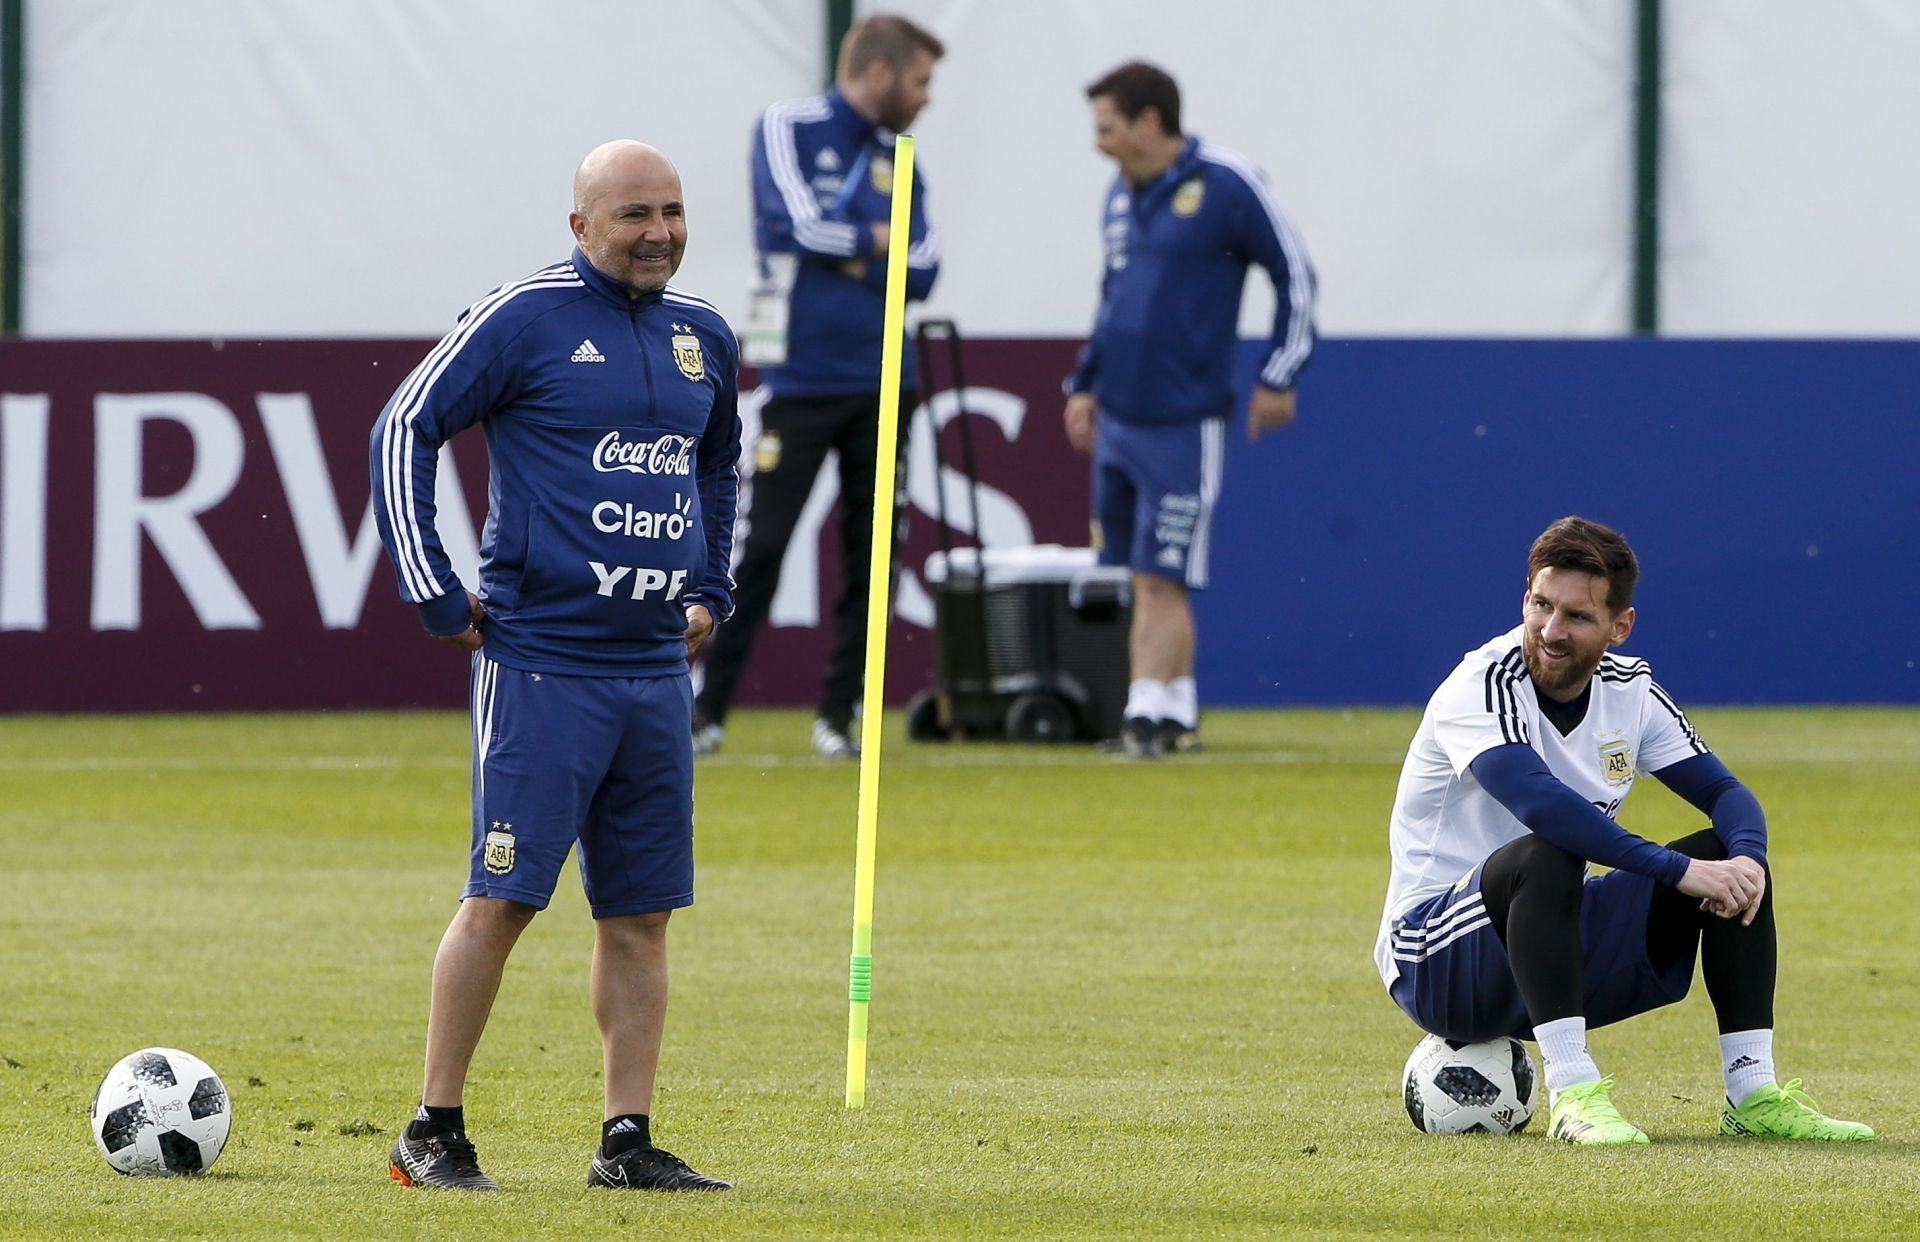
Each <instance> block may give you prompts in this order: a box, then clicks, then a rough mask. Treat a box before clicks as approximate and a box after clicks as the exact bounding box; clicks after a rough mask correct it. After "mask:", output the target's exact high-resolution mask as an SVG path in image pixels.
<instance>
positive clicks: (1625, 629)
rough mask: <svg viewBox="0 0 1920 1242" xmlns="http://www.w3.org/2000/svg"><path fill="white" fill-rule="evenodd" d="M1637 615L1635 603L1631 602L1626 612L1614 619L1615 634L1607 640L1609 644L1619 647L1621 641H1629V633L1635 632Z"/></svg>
mask: <svg viewBox="0 0 1920 1242" xmlns="http://www.w3.org/2000/svg"><path fill="white" fill-rule="evenodd" d="M1636 615H1637V614H1635V612H1634V611H1633V605H1631V604H1629V605H1627V607H1626V610H1625V611H1624V612H1622V613H1621V614H1620V615H1619V616H1617V617H1615V618H1614V619H1613V635H1612V637H1610V638H1609V639H1608V640H1607V646H1609V647H1618V646H1619V645H1620V644H1621V643H1624V642H1626V641H1627V635H1629V634H1631V633H1633V622H1634V617H1635V616H1636Z"/></svg>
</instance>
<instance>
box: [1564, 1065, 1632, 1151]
mask: <svg viewBox="0 0 1920 1242" xmlns="http://www.w3.org/2000/svg"><path fill="white" fill-rule="evenodd" d="M1612 1092H1613V1077H1612V1076H1611V1075H1609V1076H1607V1077H1605V1078H1602V1079H1601V1080H1600V1081H1599V1082H1583V1083H1580V1084H1578V1085H1576V1086H1572V1087H1564V1088H1562V1089H1561V1090H1560V1092H1559V1093H1558V1094H1557V1095H1555V1096H1554V1100H1553V1120H1552V1122H1551V1123H1550V1124H1549V1125H1548V1126H1547V1137H1548V1138H1552V1139H1559V1140H1560V1141H1561V1142H1564V1143H1591V1144H1595V1145H1598V1146H1618V1145H1622V1144H1627V1143H1644V1142H1646V1141H1647V1136H1646V1134H1645V1133H1643V1132H1642V1131H1641V1129H1640V1127H1639V1126H1636V1125H1634V1124H1633V1123H1632V1122H1631V1121H1628V1120H1627V1119H1626V1118H1625V1117H1622V1116H1621V1115H1620V1110H1619V1109H1617V1108H1615V1107H1614V1106H1613V1096H1612Z"/></svg>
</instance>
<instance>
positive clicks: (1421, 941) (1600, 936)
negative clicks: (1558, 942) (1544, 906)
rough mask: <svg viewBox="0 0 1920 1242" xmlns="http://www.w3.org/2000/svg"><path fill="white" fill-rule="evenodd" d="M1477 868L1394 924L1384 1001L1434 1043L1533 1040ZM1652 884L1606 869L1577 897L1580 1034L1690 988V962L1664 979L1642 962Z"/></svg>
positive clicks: (1670, 1000) (1653, 1006)
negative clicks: (1392, 969)
mask: <svg viewBox="0 0 1920 1242" xmlns="http://www.w3.org/2000/svg"><path fill="white" fill-rule="evenodd" d="M1485 870H1486V867H1485V864H1484V863H1483V864H1481V865H1480V866H1477V867H1475V868H1474V869H1473V870H1472V871H1470V872H1468V873H1467V874H1466V876H1465V877H1464V880H1463V882H1462V883H1460V884H1456V885H1454V886H1453V887H1452V888H1450V889H1448V890H1447V891H1446V892H1444V893H1438V894H1436V895H1434V896H1433V897H1430V898H1428V899H1427V900H1426V901H1423V902H1421V903H1420V904H1419V905H1417V906H1415V907H1414V908H1413V909H1411V910H1409V911H1407V913H1406V914H1404V915H1402V916H1401V917H1400V918H1399V919H1397V920H1395V922H1394V928H1393V955H1394V958H1395V962H1396V964H1397V965H1398V966H1399V967H1400V977H1399V978H1398V979H1396V980H1394V982H1393V987H1392V988H1391V992H1392V994H1393V999H1394V1002H1395V1003H1396V1004H1398V1005H1399V1006H1400V1008H1401V1009H1403V1010H1405V1011H1406V1013H1407V1016H1408V1017H1410V1018H1412V1019H1413V1020H1414V1021H1415V1022H1416V1023H1418V1024H1419V1026H1420V1028H1421V1029H1422V1030H1424V1031H1427V1032H1429V1033H1430V1034H1434V1035H1438V1036H1440V1037H1441V1038H1443V1039H1455V1040H1461V1041H1464V1042H1467V1043H1479V1042H1481V1041H1483V1040H1488V1039H1494V1038H1496V1037H1498V1036H1501V1035H1511V1036H1513V1037H1514V1038H1515V1039H1531V1038H1533V1024H1532V1023H1531V1022H1530V1021H1529V1020H1528V1018H1527V1006H1526V1003H1525V1002H1524V1001H1522V1000H1521V999H1520V988H1519V985H1517V984H1516V983H1515V982H1514V980H1513V968H1512V966H1511V965H1509V964H1508V962H1507V948H1506V946H1505V945H1503V944H1501V943H1500V937H1499V935H1498V934H1497V933H1495V931H1494V930H1493V924H1492V923H1491V922H1490V921H1489V920H1488V918H1487V911H1486V906H1485V905H1484V904H1483V902H1482V899H1481V894H1480V878H1481V875H1482V873H1483V872H1484V871H1485ZM1653 889H1654V884H1653V881H1652V880H1651V879H1650V878H1648V877H1647V876H1644V875H1636V874H1634V873H1633V872H1631V871H1609V872H1608V873H1607V874H1605V875H1603V876H1597V877H1595V878H1593V879H1590V880H1588V881H1587V883H1586V888H1585V891H1584V892H1583V893H1582V894H1581V898H1580V948H1581V954H1580V956H1581V970H1582V974H1583V975H1584V984H1585V993H1586V995H1585V1002H1586V1019H1587V1026H1588V1028H1589V1029H1591V1028H1594V1027H1601V1026H1606V1025H1607V1024H1609V1023H1612V1022H1618V1021H1620V1020H1621V1019H1623V1018H1631V1017H1633V1016H1634V1015H1635V1014H1640V1013H1646V1012H1647V1011H1648V1010H1650V1009H1658V1008H1660V1006H1662V1005H1671V1004H1673V1003H1674V1002H1675V1001H1677V1000H1680V999H1681V998H1682V997H1684V996H1686V994H1687V989H1688V988H1689V987H1691V986H1692V984H1693V955H1692V954H1685V955H1683V956H1682V957H1681V958H1680V960H1679V961H1678V962H1676V963H1675V964H1674V966H1673V967H1672V968H1671V969H1670V970H1668V971H1667V972H1666V973H1665V974H1664V975H1662V974H1660V973H1659V972H1657V971H1655V970H1654V968H1653V963H1651V962H1649V961H1648V960H1647V912H1648V911H1649V910H1650V909H1651V908H1652V905H1653Z"/></svg>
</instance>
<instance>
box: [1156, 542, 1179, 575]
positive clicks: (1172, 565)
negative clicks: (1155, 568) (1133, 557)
mask: <svg viewBox="0 0 1920 1242" xmlns="http://www.w3.org/2000/svg"><path fill="white" fill-rule="evenodd" d="M1153 559H1154V561H1155V562H1156V563H1158V564H1161V565H1165V566H1166V567H1167V568H1168V569H1178V568H1180V566H1181V564H1182V563H1183V562H1185V561H1186V559H1187V554H1186V552H1185V551H1184V550H1182V549H1180V548H1178V547H1174V546H1172V545H1169V546H1167V547H1165V548H1162V549H1161V550H1160V555H1158V556H1156V557H1154V558H1153Z"/></svg>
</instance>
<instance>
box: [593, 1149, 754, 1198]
mask: <svg viewBox="0 0 1920 1242" xmlns="http://www.w3.org/2000/svg"><path fill="white" fill-rule="evenodd" d="M587 1185H589V1186H604V1187H606V1188H607V1189H608V1190H732V1189H733V1183H732V1182H723V1181H721V1180H720V1179H719V1178H717V1177H708V1176H707V1175H706V1174H704V1173H696V1172H694V1171H693V1170H692V1169H690V1168H688V1167H687V1162H686V1161H684V1160H682V1159H681V1158H680V1157H678V1156H676V1155H674V1154H673V1153H672V1152H670V1151H663V1150H662V1149H660V1148H658V1147H630V1148H628V1149H627V1150H626V1151H623V1152H621V1153H620V1154H619V1155H617V1156H609V1155H607V1154H606V1149H605V1148H600V1149H599V1150H596V1151H595V1152H594V1153H593V1164H592V1165H590V1166H589V1167H588V1169H587Z"/></svg>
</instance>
